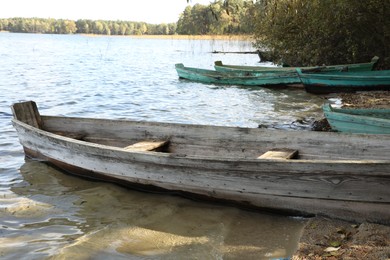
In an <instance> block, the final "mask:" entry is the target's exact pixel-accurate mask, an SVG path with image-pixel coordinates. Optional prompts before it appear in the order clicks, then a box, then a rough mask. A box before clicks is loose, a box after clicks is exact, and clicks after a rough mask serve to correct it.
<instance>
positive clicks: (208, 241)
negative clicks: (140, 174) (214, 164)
mask: <svg viewBox="0 0 390 260" xmlns="http://www.w3.org/2000/svg"><path fill="white" fill-rule="evenodd" d="M20 172H21V175H22V178H21V181H20V182H19V183H17V184H13V185H11V186H12V188H11V191H12V192H11V193H9V194H8V195H4V196H3V198H2V200H1V204H2V209H1V211H0V214H1V230H2V231H1V232H2V236H1V238H0V248H1V252H2V255H3V256H7V257H14V258H15V259H16V258H21V257H23V256H25V255H29V258H40V257H46V256H51V257H53V258H54V259H56V258H59V259H64V258H69V259H72V258H77V259H91V258H94V259H107V258H108V257H110V258H112V257H115V258H121V257H122V258H129V257H139V258H142V257H147V258H148V259H236V258H241V259H244V258H245V259H262V258H263V259H267V258H276V257H285V256H288V255H291V254H292V253H293V252H294V250H295V249H296V246H297V239H298V237H299V235H300V231H301V229H302V227H303V225H304V220H300V219H294V218H286V217H282V216H276V215H267V214H260V213H258V212H250V211H243V210H239V209H236V208H231V207H223V206H217V205H214V204H207V203H198V202H194V201H190V200H188V199H183V198H179V197H173V196H168V195H160V194H150V193H142V192H137V191H133V190H128V189H125V188H121V187H118V186H116V185H112V184H107V183H101V182H93V181H89V180H84V179H81V178H78V177H73V176H69V175H66V174H64V173H63V172H60V171H58V170H56V169H54V168H52V167H50V166H48V165H46V164H44V163H41V162H36V161H27V162H26V163H25V164H24V165H23V166H22V167H21V169H20ZM4 202H6V203H7V205H5V204H4ZM21 219H23V223H21V221H20V220H21Z"/></svg>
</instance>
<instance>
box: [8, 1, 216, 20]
mask: <svg viewBox="0 0 390 260" xmlns="http://www.w3.org/2000/svg"><path fill="white" fill-rule="evenodd" d="M210 2H213V1H211V0H190V1H189V3H187V0H63V1H58V0H6V1H1V7H0V18H12V17H25V18H31V17H38V18H55V19H70V20H78V19H92V20H125V21H136V22H147V23H152V24H160V23H174V22H177V20H178V19H179V15H180V14H181V13H182V12H183V11H184V9H185V8H186V6H187V5H194V4H197V3H199V4H203V5H208V4H210Z"/></svg>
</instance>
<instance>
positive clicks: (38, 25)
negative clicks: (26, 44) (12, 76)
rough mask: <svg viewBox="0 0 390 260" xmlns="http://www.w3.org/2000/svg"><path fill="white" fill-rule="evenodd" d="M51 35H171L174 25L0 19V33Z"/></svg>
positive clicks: (173, 31)
mask: <svg viewBox="0 0 390 260" xmlns="http://www.w3.org/2000/svg"><path fill="white" fill-rule="evenodd" d="M1 30H3V31H10V32H23V33H51V34H73V33H85V34H103V35H146V34H149V35H171V34H175V33H176V23H170V24H148V23H144V22H128V21H103V20H98V21H94V20H83V19H80V20H77V21H73V20H63V19H43V18H10V19H0V31H1Z"/></svg>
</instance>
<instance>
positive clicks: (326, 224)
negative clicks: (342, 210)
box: [292, 217, 390, 260]
mask: <svg viewBox="0 0 390 260" xmlns="http://www.w3.org/2000/svg"><path fill="white" fill-rule="evenodd" d="M319 259H328V260H333V259H334V260H335V259H344V260H348V259H351V260H352V259H354V260H355V259H365V260H371V259H372V260H374V259H375V260H382V259H383V260H385V259H390V226H386V225H379V224H373V223H367V222H365V223H361V224H355V223H351V222H346V221H341V220H337V219H329V218H324V217H315V218H312V219H310V220H309V221H308V223H307V224H306V227H305V228H304V230H303V234H302V236H301V238H300V240H299V246H298V250H297V251H296V253H295V254H294V255H293V256H292V260H319Z"/></svg>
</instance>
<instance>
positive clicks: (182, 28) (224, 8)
mask: <svg viewBox="0 0 390 260" xmlns="http://www.w3.org/2000/svg"><path fill="white" fill-rule="evenodd" d="M254 8H255V5H254V3H253V1H243V0H229V1H227V0H217V1H214V2H213V3H210V4H209V5H207V6H205V5H201V4H195V5H194V6H192V7H191V6H187V7H186V9H185V10H184V12H183V13H182V14H181V15H180V18H179V20H178V22H177V30H176V31H177V33H178V34H192V35H205V34H206V35H207V34H211V35H221V34H252V33H253V29H254V28H253V18H254V17H253V14H254V12H255V10H254Z"/></svg>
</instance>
